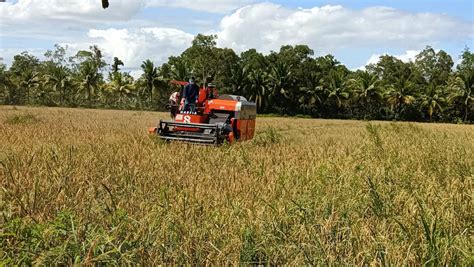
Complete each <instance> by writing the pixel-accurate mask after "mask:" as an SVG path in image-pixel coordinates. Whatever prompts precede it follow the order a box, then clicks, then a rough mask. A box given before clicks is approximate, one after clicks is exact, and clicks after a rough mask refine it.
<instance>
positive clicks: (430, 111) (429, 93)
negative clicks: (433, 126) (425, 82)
mask: <svg viewBox="0 0 474 267" xmlns="http://www.w3.org/2000/svg"><path fill="white" fill-rule="evenodd" d="M444 103H446V98H445V96H444V92H443V90H442V87H441V86H437V85H436V84H434V83H432V84H430V85H429V86H428V88H427V90H426V93H425V94H423V95H422V96H421V107H422V108H424V109H426V114H427V115H428V118H429V120H430V121H432V118H433V115H434V114H436V113H438V112H441V111H442V110H443V107H442V105H443V104H444Z"/></svg>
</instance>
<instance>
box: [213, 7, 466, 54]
mask: <svg viewBox="0 0 474 267" xmlns="http://www.w3.org/2000/svg"><path fill="white" fill-rule="evenodd" d="M473 35H474V33H473V32H472V23H468V22H462V21H460V20H457V19H454V18H452V17H449V16H447V15H442V14H433V13H408V12H403V11H400V10H397V9H393V8H387V7H370V8H365V9H362V10H353V9H349V8H345V7H342V6H329V5H328V6H323V7H314V8H311V9H289V8H286V7H283V6H281V5H277V4H273V3H259V4H254V5H248V6H245V7H242V8H240V9H239V10H237V11H235V12H234V13H232V14H231V15H228V16H225V17H224V18H223V19H222V21H221V24H220V31H219V40H218V43H219V45H220V46H222V47H232V48H234V49H236V50H237V51H243V50H246V49H249V48H257V49H258V50H260V51H263V52H269V51H271V50H278V49H279V48H280V46H281V45H283V44H292V45H294V44H308V45H309V46H310V47H312V48H313V49H315V50H316V53H320V54H323V53H334V52H335V51H337V50H340V49H356V48H361V47H369V48H370V47H380V46H384V47H386V46H389V47H402V48H406V49H412V48H413V47H420V45H421V46H424V45H426V44H430V43H432V42H437V41H441V40H448V39H449V40H460V39H469V38H472V37H473Z"/></svg>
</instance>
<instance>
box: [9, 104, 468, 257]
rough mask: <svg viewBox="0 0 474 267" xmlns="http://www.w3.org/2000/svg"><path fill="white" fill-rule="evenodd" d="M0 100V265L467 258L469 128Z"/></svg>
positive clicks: (445, 125)
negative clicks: (209, 123) (209, 118)
mask: <svg viewBox="0 0 474 267" xmlns="http://www.w3.org/2000/svg"><path fill="white" fill-rule="evenodd" d="M167 117H168V114H167V113H156V112H141V111H113V110H88V109H65V108H26V107H12V106H0V186H1V190H0V212H1V214H0V265H8V266H10V265H16V264H18V265H29V264H35V265H72V264H86V265H97V264H117V265H129V264H140V265H160V264H161V265H162V264H173V265H184V264H186V265H193V266H194V265H210V264H212V265H224V264H225V265H238V264H259V265H283V264H287V265H292V266H295V265H422V264H426V265H466V266H468V265H470V266H472V265H473V264H474V231H473V230H474V229H473V226H474V225H473V222H474V209H473V206H474V205H473V204H474V203H473V189H474V182H473V178H474V175H473V173H474V172H473V171H474V126H473V125H452V124H421V123H405V122H365V121H341V120H319V119H300V118H270V117H259V118H258V119H257V134H256V137H255V138H254V140H252V141H249V142H245V143H239V144H235V145H231V146H230V145H223V146H221V147H205V146H195V145H189V144H183V143H166V142H162V141H161V140H159V139H157V138H154V137H150V136H148V134H147V127H149V126H155V125H156V123H157V121H158V120H159V119H160V118H167Z"/></svg>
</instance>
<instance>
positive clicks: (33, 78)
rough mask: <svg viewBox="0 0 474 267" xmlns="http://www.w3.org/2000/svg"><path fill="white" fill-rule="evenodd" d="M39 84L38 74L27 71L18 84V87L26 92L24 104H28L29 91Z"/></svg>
mask: <svg viewBox="0 0 474 267" xmlns="http://www.w3.org/2000/svg"><path fill="white" fill-rule="evenodd" d="M39 83H40V79H39V74H38V72H35V71H28V72H26V73H25V76H24V77H23V78H22V81H21V82H20V87H22V88H23V89H24V90H25V92H26V103H27V104H30V93H31V90H32V89H33V88H34V87H36V86H37V85H38V84H39Z"/></svg>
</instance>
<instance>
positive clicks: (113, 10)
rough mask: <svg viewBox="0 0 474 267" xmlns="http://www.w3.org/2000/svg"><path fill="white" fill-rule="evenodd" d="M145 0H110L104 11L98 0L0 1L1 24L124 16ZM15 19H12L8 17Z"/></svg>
mask: <svg viewBox="0 0 474 267" xmlns="http://www.w3.org/2000/svg"><path fill="white" fill-rule="evenodd" d="M145 1H146V0H134V1H129V0H111V2H112V5H110V7H109V8H108V9H107V12H105V11H104V10H103V9H102V6H101V1H98V0H68V1H67V4H65V3H64V2H65V1H64V0H41V1H38V0H18V2H6V3H3V4H1V5H0V14H1V15H2V17H3V18H5V19H2V20H0V23H1V24H8V22H16V23H18V22H20V21H27V20H42V19H48V20H69V21H71V20H80V21H87V20H92V21H105V20H107V21H110V20H127V19H129V18H130V17H131V16H133V15H134V14H136V13H137V12H138V11H139V10H140V9H141V8H142V7H143V6H144V4H145ZM12 20H15V21H12Z"/></svg>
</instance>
